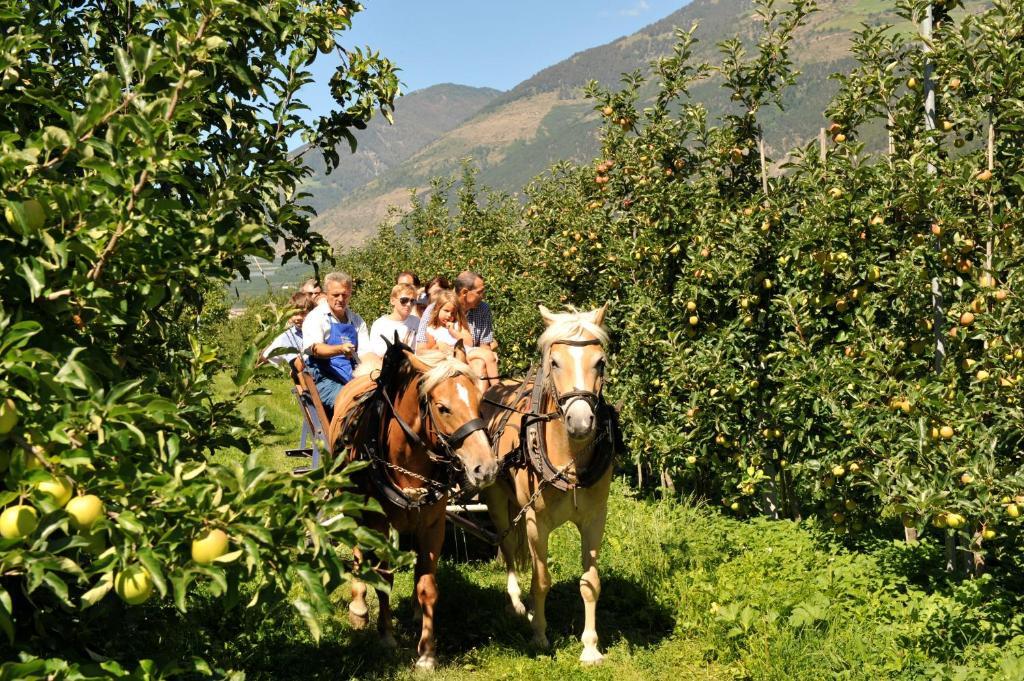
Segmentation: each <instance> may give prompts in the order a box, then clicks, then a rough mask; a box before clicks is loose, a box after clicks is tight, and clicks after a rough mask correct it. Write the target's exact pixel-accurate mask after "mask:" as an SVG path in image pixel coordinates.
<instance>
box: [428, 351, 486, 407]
mask: <svg viewBox="0 0 1024 681" xmlns="http://www.w3.org/2000/svg"><path fill="white" fill-rule="evenodd" d="M416 357H417V358H418V359H420V360H421V361H422V362H423V363H424V364H426V365H428V366H429V367H430V371H428V372H427V373H425V374H423V378H422V380H420V397H426V396H427V395H428V394H429V393H430V391H431V390H433V389H434V388H436V387H437V385H438V384H439V383H440V382H441V381H444V380H447V379H449V378H454V377H455V376H466V377H468V378H469V379H470V380H471V381H473V382H474V383H475V382H476V381H478V380H479V379H478V378H477V375H476V373H475V372H474V371H473V370H472V369H470V368H469V365H468V364H466V363H465V362H462V361H460V360H458V359H456V358H455V357H454V356H453V355H449V354H448V353H447V352H444V351H443V350H427V351H425V352H422V353H420V354H418V355H416Z"/></svg>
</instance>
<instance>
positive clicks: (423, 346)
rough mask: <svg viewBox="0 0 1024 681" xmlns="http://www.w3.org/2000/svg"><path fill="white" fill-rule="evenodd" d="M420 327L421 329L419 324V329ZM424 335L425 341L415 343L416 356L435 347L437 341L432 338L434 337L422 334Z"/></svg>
mask: <svg viewBox="0 0 1024 681" xmlns="http://www.w3.org/2000/svg"><path fill="white" fill-rule="evenodd" d="M422 327H423V325H422V324H421V325H420V328H422ZM424 335H425V336H426V338H427V339H426V340H425V341H423V342H422V343H416V354H417V355H418V354H420V353H421V352H424V351H426V350H433V349H434V348H436V347H437V339H436V338H434V336H433V335H432V334H429V333H424Z"/></svg>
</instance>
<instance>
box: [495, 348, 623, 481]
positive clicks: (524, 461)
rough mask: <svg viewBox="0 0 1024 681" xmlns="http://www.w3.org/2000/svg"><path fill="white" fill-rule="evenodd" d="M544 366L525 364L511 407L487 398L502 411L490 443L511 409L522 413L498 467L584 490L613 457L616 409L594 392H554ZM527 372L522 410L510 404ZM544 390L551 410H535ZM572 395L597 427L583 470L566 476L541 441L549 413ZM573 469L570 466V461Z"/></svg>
mask: <svg viewBox="0 0 1024 681" xmlns="http://www.w3.org/2000/svg"><path fill="white" fill-rule="evenodd" d="M555 344H560V345H571V346H574V347H583V346H588V345H600V344H601V342H600V341H599V340H597V339H587V340H557V341H554V343H552V345H555ZM545 365H546V363H545V362H543V361H542V362H541V363H540V365H539V366H537V365H534V366H531V367H530V370H529V371H528V372H527V374H526V378H525V379H524V380H523V383H522V384H521V385H520V388H519V390H518V391H517V393H516V396H515V398H514V399H513V401H512V406H508V405H504V404H501V403H497V402H493V401H491V400H487V401H488V402H489V403H491V404H495V405H496V406H499V407H501V408H503V409H505V410H506V411H507V413H506V414H504V415H503V416H502V418H501V419H500V421H499V422H498V423H497V424H496V427H495V429H494V430H493V431H492V433H491V442H492V443H494V444H493V446H494V447H495V449H497V447H498V443H499V441H500V439H501V435H502V433H503V432H504V430H505V426H506V425H507V424H508V420H509V418H510V417H511V414H512V412H513V411H515V412H517V413H520V414H522V415H523V418H522V426H521V435H520V438H519V446H518V447H517V448H516V449H515V450H513V451H512V452H509V454H508V456H506V457H505V459H504V461H503V466H502V468H503V469H504V470H508V469H514V468H527V467H528V468H529V469H531V470H533V472H534V473H536V474H537V475H538V476H540V478H541V480H542V482H541V484H542V485H543V486H550V487H554V488H555V489H558V490H560V491H562V492H568V491H571V490H573V489H585V488H587V487H590V486H591V485H593V484H595V483H596V482H597V481H598V480H600V479H601V478H602V477H603V476H604V474H605V473H606V472H607V471H608V467H609V466H611V464H612V460H613V459H614V458H615V452H616V450H617V449H618V447H619V446H620V445H621V432H620V431H619V428H618V418H617V414H616V413H615V410H614V409H612V408H611V407H610V406H608V404H607V403H606V402H605V401H604V398H603V396H602V395H601V392H600V391H598V392H594V391H592V390H571V391H568V392H565V393H559V392H558V389H557V388H556V387H555V385H554V381H553V380H551V376H550V374H547V373H546V372H545V371H544V367H545ZM531 375H532V376H533V391H532V393H531V395H530V401H529V403H528V405H527V410H528V411H522V410H519V409H518V408H516V407H515V405H517V404H518V403H519V400H521V399H522V397H523V395H524V394H525V392H526V387H527V385H528V384H529V382H530V377H531ZM548 384H550V386H549V385H548ZM549 390H550V394H551V396H552V397H554V400H555V411H553V412H549V413H541V412H539V409H540V408H541V407H542V406H543V405H544V398H545V395H546V394H548V391H549ZM575 400H583V401H585V402H586V403H587V404H589V405H590V408H591V409H592V410H593V413H594V417H595V418H596V419H597V422H598V429H599V431H600V432H598V433H597V434H596V435H595V436H594V438H595V439H594V442H593V445H592V446H593V456H592V458H591V460H590V463H589V465H588V466H587V467H586V468H584V469H583V470H578V469H577V470H576V471H575V475H573V476H572V478H570V477H569V476H567V475H566V473H565V472H563V471H564V469H563V470H560V469H559V468H558V467H556V466H555V465H554V464H553V463H551V459H549V458H548V454H547V446H546V445H545V442H544V424H545V423H546V422H547V421H551V420H553V419H555V418H559V417H564V416H565V413H566V411H567V410H568V408H569V406H570V405H571V404H572V403H573V402H574V401H575ZM573 468H575V467H574V466H573Z"/></svg>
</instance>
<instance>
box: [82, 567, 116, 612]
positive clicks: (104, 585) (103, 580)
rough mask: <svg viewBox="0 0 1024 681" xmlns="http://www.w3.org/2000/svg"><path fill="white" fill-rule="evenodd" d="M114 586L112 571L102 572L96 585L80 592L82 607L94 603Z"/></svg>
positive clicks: (101, 598)
mask: <svg viewBox="0 0 1024 681" xmlns="http://www.w3.org/2000/svg"><path fill="white" fill-rule="evenodd" d="M112 588H114V573H113V572H104V573H103V575H102V576H101V577H100V581H99V582H97V583H96V586H94V587H93V588H91V589H89V590H88V591H86V592H85V593H84V594H82V599H81V601H82V609H83V610H84V609H85V608H88V607H91V606H93V605H96V604H97V603H99V602H100V601H101V600H103V597H104V596H106V595H107V592H109V591H110V590H111V589H112Z"/></svg>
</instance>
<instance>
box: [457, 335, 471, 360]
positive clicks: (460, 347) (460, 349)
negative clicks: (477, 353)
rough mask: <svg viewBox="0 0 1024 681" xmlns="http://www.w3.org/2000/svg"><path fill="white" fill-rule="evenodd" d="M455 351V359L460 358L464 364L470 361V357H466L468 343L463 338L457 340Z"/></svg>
mask: <svg viewBox="0 0 1024 681" xmlns="http://www.w3.org/2000/svg"><path fill="white" fill-rule="evenodd" d="M454 353H455V359H457V360H459V361H460V362H462V363H463V364H466V363H468V362H469V359H468V358H467V357H466V344H465V343H463V342H462V339H461V338H460V339H459V340H457V341H456V342H455V349H454Z"/></svg>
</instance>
